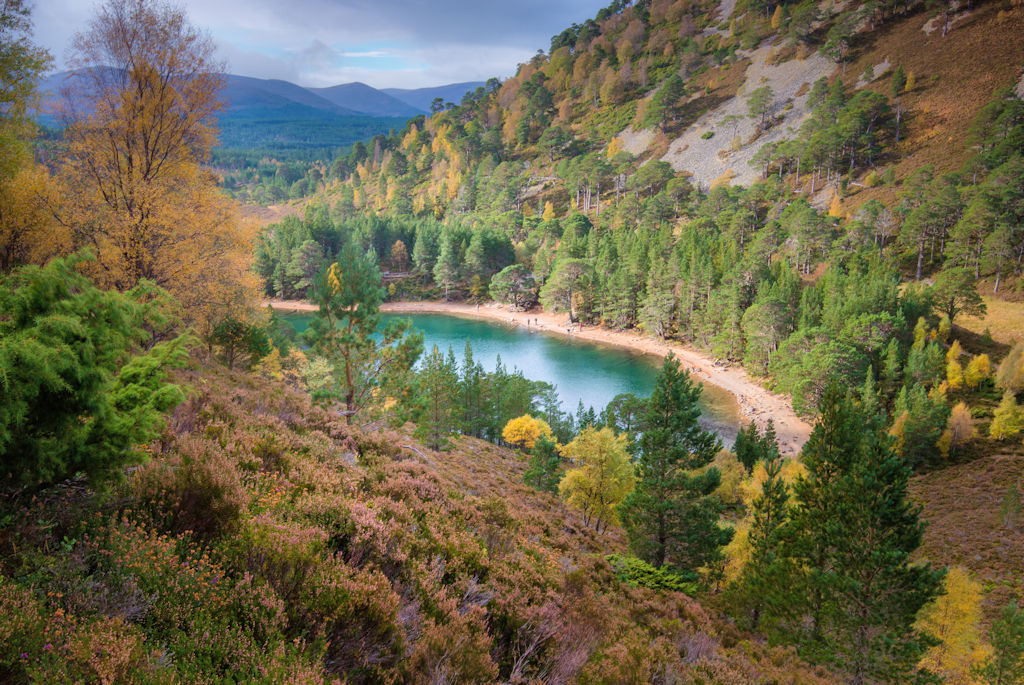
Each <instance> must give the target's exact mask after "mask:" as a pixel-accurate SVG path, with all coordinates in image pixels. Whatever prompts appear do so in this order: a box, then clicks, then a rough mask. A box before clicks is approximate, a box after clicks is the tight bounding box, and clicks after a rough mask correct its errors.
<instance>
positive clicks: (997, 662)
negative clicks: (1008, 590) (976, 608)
mask: <svg viewBox="0 0 1024 685" xmlns="http://www.w3.org/2000/svg"><path fill="white" fill-rule="evenodd" d="M990 639H991V641H992V649H993V652H992V656H991V657H989V658H988V660H986V662H985V663H984V664H983V665H982V667H981V668H980V669H979V670H978V675H980V676H981V677H982V679H984V681H985V682H986V683H988V685H1010V684H1011V683H1019V682H1021V681H1022V680H1024V610H1022V609H1020V608H1019V607H1018V606H1017V602H1016V601H1011V602H1010V603H1009V604H1007V605H1006V606H1005V607H1003V609H1002V611H1001V612H1000V614H999V620H998V621H996V622H995V623H993V624H992V633H991V637H990Z"/></svg>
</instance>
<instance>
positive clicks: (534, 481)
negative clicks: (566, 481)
mask: <svg viewBox="0 0 1024 685" xmlns="http://www.w3.org/2000/svg"><path fill="white" fill-rule="evenodd" d="M561 464H562V458H561V457H560V456H559V455H558V446H557V445H556V444H555V441H554V440H552V439H551V438H549V437H548V436H546V435H541V436H539V437H538V438H537V440H536V442H534V444H533V449H532V450H530V461H529V465H528V467H527V469H526V473H524V474H523V480H524V481H526V484H527V485H530V486H532V487H534V488H537V489H538V490H540V491H541V492H554V493H557V492H558V481H559V480H561V474H560V473H559V472H558V468H559V467H560V466H561Z"/></svg>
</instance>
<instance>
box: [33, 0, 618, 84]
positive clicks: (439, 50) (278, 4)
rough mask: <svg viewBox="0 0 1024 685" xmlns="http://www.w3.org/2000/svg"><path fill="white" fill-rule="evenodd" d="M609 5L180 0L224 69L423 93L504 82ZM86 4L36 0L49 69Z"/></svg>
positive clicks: (580, 0)
mask: <svg viewBox="0 0 1024 685" xmlns="http://www.w3.org/2000/svg"><path fill="white" fill-rule="evenodd" d="M607 3H608V0H178V4H179V5H180V6H182V7H184V8H185V10H186V12H187V13H188V16H189V18H190V20H191V21H192V23H193V24H195V25H196V26H198V27H200V28H202V29H204V30H206V31H208V32H209V34H210V35H211V37H212V38H213V40H214V42H215V43H216V44H217V47H218V50H219V51H220V55H221V57H222V58H223V59H225V60H227V62H228V65H229V71H230V72H231V73H234V74H240V75H242V76H253V77H257V78H278V79H284V80H287V81H292V82H293V83H298V84H299V85H302V86H308V87H322V86H332V85H336V84H339V83H349V82H352V81H362V82H363V83H367V84H369V85H371V86H374V87H375V88H421V87H428V86H438V85H443V84H447V83H459V82H463V81H485V80H487V79H488V78H490V77H492V76H497V77H499V78H506V77H508V76H511V75H512V74H513V73H514V72H515V69H516V65H518V64H519V63H521V62H525V61H527V60H529V59H530V57H532V56H533V55H534V54H536V52H537V50H538V48H543V49H545V50H546V49H547V48H548V46H549V45H550V42H551V36H553V35H555V34H557V33H560V32H561V31H562V30H563V29H565V28H567V27H568V26H570V25H571V24H572V23H573V22H581V21H583V20H584V19H586V18H588V17H592V16H594V15H595V14H596V13H597V10H598V9H600V8H601V7H603V6H604V5H606V4H607ZM95 7H96V3H95V2H92V1H91V0H34V7H33V20H34V23H35V32H34V40H35V42H36V43H38V44H40V45H42V46H43V47H45V48H47V49H48V50H49V51H50V53H51V54H52V55H53V56H54V58H55V62H56V67H57V69H58V70H59V69H62V68H63V66H64V57H65V51H66V48H67V45H68V44H69V42H70V39H71V36H72V35H73V34H74V33H75V32H76V31H80V30H83V29H85V27H86V25H87V23H88V21H89V18H90V17H91V16H92V14H93V10H94V8H95Z"/></svg>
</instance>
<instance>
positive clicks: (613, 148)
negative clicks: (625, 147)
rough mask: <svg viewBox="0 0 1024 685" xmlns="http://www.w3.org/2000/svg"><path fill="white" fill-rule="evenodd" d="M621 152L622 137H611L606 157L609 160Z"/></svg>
mask: <svg viewBox="0 0 1024 685" xmlns="http://www.w3.org/2000/svg"><path fill="white" fill-rule="evenodd" d="M620 152H622V138H619V137H618V136H615V137H613V138H612V139H611V140H609V141H608V159H609V161H610V160H612V159H615V155H617V154H619V153H620Z"/></svg>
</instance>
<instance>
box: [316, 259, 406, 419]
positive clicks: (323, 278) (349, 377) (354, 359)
mask: <svg viewBox="0 0 1024 685" xmlns="http://www.w3.org/2000/svg"><path fill="white" fill-rule="evenodd" d="M383 299H384V288H383V287H381V276H380V269H379V268H378V267H377V264H376V261H375V260H373V259H372V258H371V257H370V256H369V255H367V254H366V253H364V252H363V251H362V250H361V249H360V248H359V247H358V246H356V245H355V244H354V243H351V242H350V243H346V244H345V245H344V246H343V247H342V249H341V252H340V253H339V255H338V261H337V262H335V263H334V264H332V265H331V266H330V267H329V268H328V269H327V270H326V271H325V272H323V273H321V274H320V275H319V276H318V277H317V285H316V296H315V302H316V303H317V304H318V305H319V309H318V310H317V313H316V317H315V318H314V319H313V320H312V321H311V322H310V324H309V328H308V329H306V331H305V333H304V334H303V335H304V336H305V338H306V340H307V342H309V344H310V349H311V350H312V352H313V353H314V354H315V355H317V356H319V357H322V358H324V359H325V360H326V361H327V362H328V363H329V364H330V366H331V369H332V372H331V374H330V377H329V379H328V381H329V382H327V383H326V384H324V385H323V386H322V387H321V388H319V389H318V390H317V391H316V392H314V393H313V396H314V398H316V399H319V400H327V401H331V400H341V401H342V402H343V403H344V405H345V416H346V419H347V420H348V421H349V422H351V420H352V416H353V414H355V413H356V412H357V411H359V410H360V409H362V408H364V407H365V406H366V405H367V404H368V403H369V402H370V400H371V399H372V397H373V391H374V389H375V388H378V387H385V388H387V389H388V390H389V391H391V392H398V391H400V390H401V389H402V388H408V387H409V384H408V383H407V382H405V378H404V376H405V375H406V374H407V373H408V372H409V370H410V369H411V368H412V365H413V364H414V363H415V362H416V359H417V358H418V357H419V355H420V353H421V352H422V351H423V334H422V333H409V330H410V328H411V326H412V324H411V323H410V322H409V321H408V320H406V321H393V322H391V323H389V324H388V325H387V326H385V327H384V329H383V330H382V331H380V336H379V338H375V337H374V334H375V333H377V325H378V324H379V323H380V304H381V302H382V301H383Z"/></svg>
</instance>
